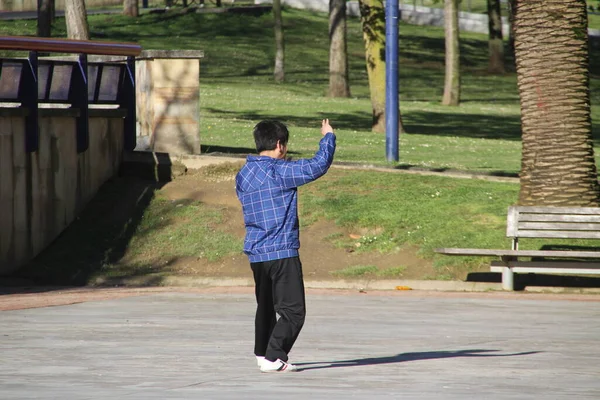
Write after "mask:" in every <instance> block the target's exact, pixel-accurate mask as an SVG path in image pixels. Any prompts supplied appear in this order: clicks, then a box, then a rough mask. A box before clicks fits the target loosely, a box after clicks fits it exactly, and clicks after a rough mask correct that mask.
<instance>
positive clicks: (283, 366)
mask: <svg viewBox="0 0 600 400" xmlns="http://www.w3.org/2000/svg"><path fill="white" fill-rule="evenodd" d="M260 371H261V372H296V371H298V367H296V366H295V365H294V364H289V363H286V362H285V361H281V360H280V359H277V360H275V361H273V362H271V361H269V360H267V359H265V360H264V361H263V362H262V365H261V366H260Z"/></svg>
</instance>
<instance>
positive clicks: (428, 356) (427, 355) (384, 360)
mask: <svg viewBox="0 0 600 400" xmlns="http://www.w3.org/2000/svg"><path fill="white" fill-rule="evenodd" d="M496 351H498V350H490V349H471V350H444V351H425V352H418V353H400V354H397V355H395V356H388V357H373V358H358V359H354V360H341V361H323V362H310V363H294V365H297V366H298V367H299V370H300V371H307V370H311V369H324V368H338V367H358V366H364V365H378V364H393V363H400V362H407V361H419V360H432V359H439V358H453V357H515V356H527V355H531V354H537V353H539V352H538V351H527V352H522V353H507V354H489V353H492V352H496ZM313 365H314V366H313Z"/></svg>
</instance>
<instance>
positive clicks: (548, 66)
mask: <svg viewBox="0 0 600 400" xmlns="http://www.w3.org/2000/svg"><path fill="white" fill-rule="evenodd" d="M515 6H516V7H515V57H516V65H517V84H518V88H519V96H520V99H521V125H522V131H523V152H522V164H521V177H520V179H521V191H520V194H519V203H520V204H522V205H545V206H591V207H594V206H596V207H597V206H598V205H600V188H599V185H598V176H597V173H596V165H595V162H594V148H593V143H592V126H591V116H590V94H589V71H588V68H589V66H588V64H589V54H588V34H587V25H588V24H587V10H586V3H585V0H516V1H515Z"/></svg>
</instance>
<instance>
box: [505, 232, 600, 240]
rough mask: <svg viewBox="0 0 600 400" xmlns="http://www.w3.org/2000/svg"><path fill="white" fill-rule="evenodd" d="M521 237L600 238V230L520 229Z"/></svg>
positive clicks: (518, 235)
mask: <svg viewBox="0 0 600 400" xmlns="http://www.w3.org/2000/svg"><path fill="white" fill-rule="evenodd" d="M517 237H520V238H546V239H600V231H597V232H591V231H532V230H523V231H519V232H518V234H517Z"/></svg>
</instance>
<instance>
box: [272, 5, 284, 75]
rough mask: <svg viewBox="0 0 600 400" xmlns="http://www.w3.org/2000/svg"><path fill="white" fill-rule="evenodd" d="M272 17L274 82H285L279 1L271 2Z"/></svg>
mask: <svg viewBox="0 0 600 400" xmlns="http://www.w3.org/2000/svg"><path fill="white" fill-rule="evenodd" d="M273 17H274V19H275V70H274V71H273V76H274V78H275V81H276V82H283V81H284V80H285V72H284V68H283V61H284V43H283V19H282V17H281V0H273Z"/></svg>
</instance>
